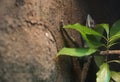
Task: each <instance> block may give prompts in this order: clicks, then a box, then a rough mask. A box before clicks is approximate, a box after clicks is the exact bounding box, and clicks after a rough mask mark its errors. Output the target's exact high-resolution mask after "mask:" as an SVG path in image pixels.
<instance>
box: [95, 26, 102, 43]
mask: <svg viewBox="0 0 120 82" xmlns="http://www.w3.org/2000/svg"><path fill="white" fill-rule="evenodd" d="M94 30H95V31H97V32H98V33H100V34H103V33H104V28H103V27H101V25H99V24H97V25H95V28H94ZM96 39H97V40H98V41H100V40H101V37H96Z"/></svg>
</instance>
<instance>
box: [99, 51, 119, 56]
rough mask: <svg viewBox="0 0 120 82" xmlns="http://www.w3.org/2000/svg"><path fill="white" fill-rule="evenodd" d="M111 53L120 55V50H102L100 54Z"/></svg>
mask: <svg viewBox="0 0 120 82" xmlns="http://www.w3.org/2000/svg"><path fill="white" fill-rule="evenodd" d="M110 54H117V55H120V50H106V51H100V55H110Z"/></svg>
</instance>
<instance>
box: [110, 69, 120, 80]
mask: <svg viewBox="0 0 120 82" xmlns="http://www.w3.org/2000/svg"><path fill="white" fill-rule="evenodd" d="M111 77H112V79H113V80H114V81H116V82H120V72H115V71H111Z"/></svg>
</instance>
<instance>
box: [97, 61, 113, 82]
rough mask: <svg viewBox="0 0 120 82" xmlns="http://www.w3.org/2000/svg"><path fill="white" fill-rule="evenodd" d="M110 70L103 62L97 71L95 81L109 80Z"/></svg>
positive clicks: (103, 81) (105, 81) (107, 81)
mask: <svg viewBox="0 0 120 82" xmlns="http://www.w3.org/2000/svg"><path fill="white" fill-rule="evenodd" d="M110 77H111V74H110V70H109V66H108V64H107V63H103V64H102V65H101V66H100V70H99V71H98V72H97V82H109V81H110Z"/></svg>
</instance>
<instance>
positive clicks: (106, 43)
mask: <svg viewBox="0 0 120 82" xmlns="http://www.w3.org/2000/svg"><path fill="white" fill-rule="evenodd" d="M63 28H71V29H75V30H77V31H78V32H80V34H81V36H82V38H83V40H84V41H85V42H86V44H87V46H88V47H80V48H66V47H64V48H63V49H61V50H60V51H59V52H58V54H57V56H60V55H68V56H74V57H84V56H89V55H92V56H94V59H95V62H96V65H97V66H98V67H99V71H98V72H97V74H96V75H97V78H96V82H110V80H111V78H112V80H114V81H115V82H120V72H115V71H111V70H110V68H109V63H111V62H116V63H120V60H111V61H108V60H107V57H108V56H109V55H110V54H120V50H111V47H112V46H113V45H116V44H118V41H117V40H118V39H120V20H119V21H117V22H115V23H114V24H113V25H112V27H111V28H109V24H97V25H95V29H91V28H89V27H87V26H84V25H81V24H79V23H77V24H72V25H66V26H64V27H63ZM101 39H102V41H101ZM101 47H102V48H101ZM103 55H104V56H105V57H104V56H103Z"/></svg>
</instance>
